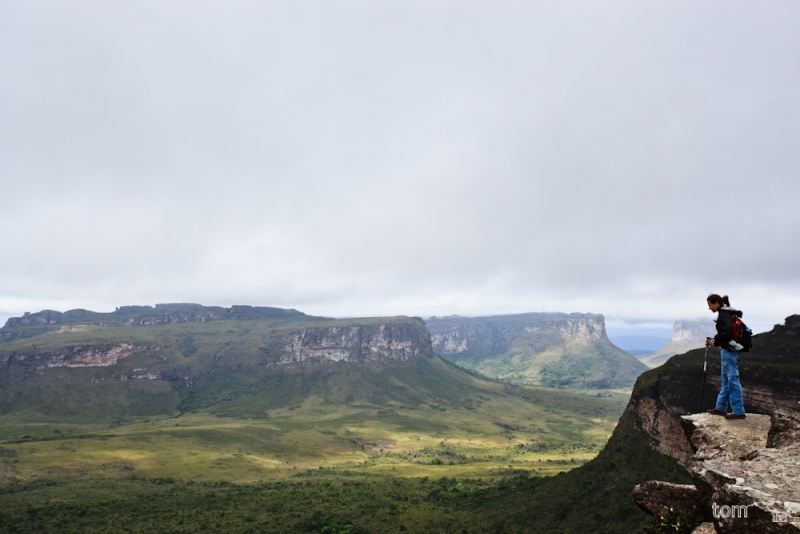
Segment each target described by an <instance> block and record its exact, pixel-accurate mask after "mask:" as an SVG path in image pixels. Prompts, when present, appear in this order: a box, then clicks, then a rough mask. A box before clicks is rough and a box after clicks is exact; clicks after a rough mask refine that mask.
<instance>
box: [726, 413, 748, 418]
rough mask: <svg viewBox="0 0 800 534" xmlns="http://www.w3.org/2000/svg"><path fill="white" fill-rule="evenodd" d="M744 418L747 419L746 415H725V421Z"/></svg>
mask: <svg viewBox="0 0 800 534" xmlns="http://www.w3.org/2000/svg"><path fill="white" fill-rule="evenodd" d="M746 417H747V415H745V414H742V415H735V414H732V413H729V414H726V415H725V419H744V418H746Z"/></svg>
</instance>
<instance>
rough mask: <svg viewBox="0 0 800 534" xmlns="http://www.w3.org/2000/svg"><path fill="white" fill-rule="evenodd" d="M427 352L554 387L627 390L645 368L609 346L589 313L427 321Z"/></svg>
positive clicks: (494, 373)
mask: <svg viewBox="0 0 800 534" xmlns="http://www.w3.org/2000/svg"><path fill="white" fill-rule="evenodd" d="M425 324H426V325H427V327H428V330H430V332H431V338H432V343H433V350H434V351H435V352H436V353H437V354H440V355H441V356H442V357H444V358H445V359H447V360H449V361H451V362H453V363H455V364H456V365H459V366H462V367H465V368H467V369H471V370H474V371H478V372H479V373H482V374H485V375H487V376H490V377H492V378H498V379H501V380H507V381H510V382H516V383H526V384H539V385H544V386H549V387H556V388H574V389H592V388H599V389H602V388H617V387H630V386H631V385H632V384H633V382H634V381H635V380H636V377H637V376H638V375H639V373H641V372H642V371H644V370H646V369H647V367H646V366H645V365H644V364H642V363H640V362H639V361H638V360H637V359H636V358H634V357H633V356H631V355H630V354H628V353H627V352H625V351H623V350H622V349H620V348H619V347H616V346H615V345H613V344H612V343H611V342H610V341H609V340H608V336H607V335H606V327H605V319H604V317H603V316H602V315H600V314H594V313H520V314H515V315H494V316H487V317H459V316H450V317H431V318H430V319H428V320H427V321H426V323H425Z"/></svg>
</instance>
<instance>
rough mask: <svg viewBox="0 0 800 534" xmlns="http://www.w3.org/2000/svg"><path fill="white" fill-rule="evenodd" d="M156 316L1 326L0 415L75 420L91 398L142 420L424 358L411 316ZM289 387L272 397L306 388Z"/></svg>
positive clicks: (426, 346) (244, 310)
mask: <svg viewBox="0 0 800 534" xmlns="http://www.w3.org/2000/svg"><path fill="white" fill-rule="evenodd" d="M155 311H156V310H153V309H140V308H136V309H132V308H121V309H120V310H118V312H114V313H112V314H95V313H93V312H83V311H80V310H79V311H74V310H73V311H72V312H67V313H63V314H58V313H57V312H40V313H37V314H29V315H26V316H25V317H23V318H18V320H17V319H14V320H10V321H9V323H8V324H7V325H6V326H5V327H3V328H2V329H0V333H3V334H4V335H5V340H4V341H3V342H0V384H2V386H0V414H2V413H5V412H8V411H17V410H20V409H23V410H33V411H39V412H46V413H51V414H52V413H61V412H64V411H65V410H66V411H68V412H69V413H80V412H81V411H82V410H83V411H85V410H88V409H89V408H90V407H91V406H93V405H92V403H96V406H94V407H95V408H98V407H100V406H102V408H101V409H105V407H107V406H112V407H113V405H114V403H117V408H115V409H118V411H119V413H129V412H130V411H134V412H135V411H136V410H133V409H132V408H130V407H131V406H133V405H139V406H141V407H140V408H139V409H138V410H139V412H142V413H161V412H166V413H174V411H175V410H176V409H179V407H180V406H183V405H186V406H190V407H191V408H192V409H193V408H196V407H201V406H210V405H214V404H215V403H218V402H221V401H225V400H231V399H234V398H237V397H238V396H240V395H243V394H245V393H247V394H249V395H257V394H259V393H260V392H262V391H263V390H264V388H267V389H268V384H273V386H270V387H274V384H276V383H281V384H283V385H282V386H281V387H287V388H288V387H289V385H288V383H285V382H283V381H284V380H287V378H286V377H287V376H304V377H305V378H303V380H306V381H307V382H308V383H309V384H310V383H313V382H314V381H315V380H319V379H321V378H320V377H322V376H327V375H328V374H330V373H331V372H332V371H331V369H330V366H331V365H338V366H342V365H344V366H362V367H369V368H370V369H371V371H369V372H366V371H365V373H367V374H369V373H371V372H374V373H380V372H381V368H382V367H383V366H392V365H394V366H395V367H396V366H398V365H399V366H401V367H402V366H403V365H407V366H411V365H412V364H413V363H414V362H415V361H416V360H418V359H419V358H420V357H427V358H432V357H433V351H432V349H431V342H430V335H429V333H428V331H427V330H426V328H425V325H424V323H423V322H422V320H421V319H418V318H416V319H414V318H408V317H386V318H366V319H348V320H335V319H325V318H321V317H309V316H307V315H304V314H301V313H299V312H293V311H291V310H276V309H274V308H250V307H241V306H234V307H232V308H226V309H213V308H204V307H202V306H194V305H192V306H189V307H182V306H180V305H169V306H165V307H164V308H163V309H158V313H154V312H155ZM112 319H113V322H110V320H112ZM442 365H444V363H443V362H442ZM136 379H140V380H136ZM290 389H291V388H290ZM295 389H296V391H290V390H287V391H285V392H283V393H282V394H281V396H276V397H275V398H272V399H271V400H270V402H271V403H278V404H280V403H285V402H288V400H287V399H291V398H294V397H296V396H297V395H301V394H305V395H309V394H311V393H312V392H311V390H310V389H309V390H304V389H303V388H300V387H299V386H298V387H297V388H295ZM276 395H277V394H276ZM86 399H92V400H91V401H87V400H86ZM156 399H161V400H159V401H156ZM190 401H191V402H190ZM182 402H183V404H181V403H182ZM187 403H188V404H187ZM109 409H110V408H109ZM187 409H189V408H187ZM87 416H88V415H87Z"/></svg>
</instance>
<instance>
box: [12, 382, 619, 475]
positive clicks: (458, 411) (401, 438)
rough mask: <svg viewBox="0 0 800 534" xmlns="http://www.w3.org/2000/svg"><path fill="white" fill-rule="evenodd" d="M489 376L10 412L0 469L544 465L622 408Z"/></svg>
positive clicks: (605, 429) (606, 430)
mask: <svg viewBox="0 0 800 534" xmlns="http://www.w3.org/2000/svg"><path fill="white" fill-rule="evenodd" d="M494 386H495V387H496V388H497V392H498V393H499V394H498V395H497V396H496V397H495V398H492V399H489V400H487V401H485V402H484V403H483V404H481V405H480V406H478V407H476V408H474V409H466V408H454V407H449V408H445V407H437V408H431V407H427V408H425V409H416V410H403V409H385V408H382V407H375V406H368V405H365V406H347V405H344V406H331V405H329V404H326V403H325V402H324V400H323V399H320V398H318V397H310V398H308V399H306V401H305V402H303V403H301V404H299V405H297V406H291V407H286V408H280V409H276V410H272V411H268V412H266V413H265V414H264V416H263V417H260V418H235V417H219V416H216V415H212V414H209V413H203V412H193V413H189V414H184V415H181V416H178V417H162V418H155V417H152V418H148V419H146V420H141V421H137V422H133V423H131V424H127V425H124V426H116V425H114V424H106V425H100V424H98V425H94V426H92V425H89V426H86V425H74V424H73V425H59V424H56V423H44V422H42V423H38V424H30V423H23V422H22V421H14V420H13V418H12V417H9V416H6V417H5V418H4V421H2V420H0V422H5V423H6V424H5V425H3V426H2V427H0V437H2V438H3V439H2V441H0V444H1V445H2V447H3V448H4V449H5V450H7V451H11V452H9V453H8V455H7V456H4V457H3V458H2V460H0V465H2V469H1V470H0V473H1V474H0V480H2V481H5V482H9V481H12V480H19V481H26V480H34V479H37V478H48V479H66V478H76V477H77V478H81V477H92V476H105V477H113V476H125V475H129V474H131V473H136V474H137V475H140V476H144V477H149V478H158V477H172V478H179V479H185V480H196V481H219V480H226V481H231V482H253V481H259V480H266V479H272V478H281V477H286V476H291V475H293V474H296V473H297V472H298V471H302V470H308V469H318V468H320V467H322V468H326V469H346V470H356V471H358V472H363V473H374V474H387V475H393V476H402V477H423V476H428V477H437V478H438V477H443V476H446V477H456V478H479V477H497V476H503V475H505V474H509V473H511V472H512V471H519V470H525V471H529V472H531V474H535V475H540V476H547V475H552V474H554V473H557V472H559V471H564V470H568V469H570V468H572V467H575V466H577V465H580V464H582V463H584V462H586V461H587V460H589V459H591V458H592V457H594V456H595V455H596V453H597V452H598V451H599V450H600V449H601V448H602V446H603V444H604V443H605V441H606V440H607V439H608V437H609V436H610V434H611V432H612V430H613V427H614V425H615V423H616V418H617V416H618V414H619V411H621V409H619V408H618V405H616V404H613V403H609V402H608V401H605V400H595V399H587V398H586V397H584V396H579V395H569V394H565V393H561V392H555V391H548V390H545V389H537V388H528V389H518V388H514V389H513V390H512V391H518V392H521V393H522V394H523V395H524V394H525V393H526V392H527V393H529V394H536V395H539V396H541V397H542V398H537V400H538V401H540V402H543V404H542V405H539V404H533V403H531V402H520V399H519V398H514V397H512V396H511V395H510V394H508V393H506V394H505V395H504V394H503V392H504V391H505V390H506V387H504V386H503V385H501V384H494ZM587 403H589V404H588V406H587ZM592 412H594V413H592ZM101 426H104V427H105V428H99V427H101Z"/></svg>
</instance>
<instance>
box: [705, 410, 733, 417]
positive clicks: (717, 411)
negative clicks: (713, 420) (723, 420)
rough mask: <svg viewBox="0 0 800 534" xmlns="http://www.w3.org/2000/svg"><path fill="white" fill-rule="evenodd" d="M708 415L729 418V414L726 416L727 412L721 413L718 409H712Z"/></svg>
mask: <svg viewBox="0 0 800 534" xmlns="http://www.w3.org/2000/svg"><path fill="white" fill-rule="evenodd" d="M706 413H710V414H711V415H721V416H723V417H728V414H726V413H725V412H721V411H719V410H717V409H716V408H711V409H710V410H708V411H707V412H706Z"/></svg>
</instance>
